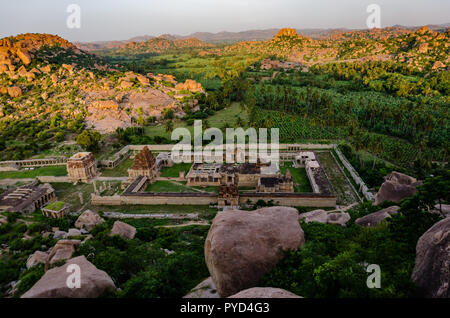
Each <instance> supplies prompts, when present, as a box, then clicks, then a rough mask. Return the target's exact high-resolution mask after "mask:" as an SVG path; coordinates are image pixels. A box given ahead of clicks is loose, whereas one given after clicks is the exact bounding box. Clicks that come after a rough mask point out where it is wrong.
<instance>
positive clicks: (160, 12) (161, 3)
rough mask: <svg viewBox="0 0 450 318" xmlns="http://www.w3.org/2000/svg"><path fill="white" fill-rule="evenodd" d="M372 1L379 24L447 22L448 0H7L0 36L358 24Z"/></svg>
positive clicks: (108, 35) (106, 36)
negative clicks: (75, 16)
mask: <svg viewBox="0 0 450 318" xmlns="http://www.w3.org/2000/svg"><path fill="white" fill-rule="evenodd" d="M372 3H375V4H378V5H379V6H380V8H381V27H387V26H392V25H396V24H401V25H408V26H419V25H426V24H441V23H448V22H450V0H421V1H419V0H7V1H2V10H1V11H0V38H2V37H5V36H10V35H16V34H20V33H27V32H33V33H50V34H58V35H60V36H62V37H63V38H65V39H67V40H69V41H83V42H87V41H107V40H108V41H109V40H126V39H129V38H131V37H134V36H140V35H146V34H148V35H155V36H158V35H161V34H177V35H188V34H191V33H194V32H213V33H216V32H221V31H230V32H237V31H246V30H255V29H271V28H282V27H291V28H297V29H306V28H351V29H361V28H366V20H367V17H368V16H369V13H367V12H366V8H367V6H368V5H369V4H372ZM70 4H77V5H79V8H80V9H81V12H80V28H69V27H68V26H67V19H68V17H69V16H70V14H71V13H68V12H67V7H68V6H69V5H70Z"/></svg>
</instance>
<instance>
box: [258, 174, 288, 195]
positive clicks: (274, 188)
mask: <svg viewBox="0 0 450 318" xmlns="http://www.w3.org/2000/svg"><path fill="white" fill-rule="evenodd" d="M256 191H257V192H284V193H291V192H294V181H293V180H292V175H291V172H290V171H289V170H287V171H286V174H285V175H284V176H283V175H280V176H279V177H263V178H260V179H259V181H258V186H257V188H256Z"/></svg>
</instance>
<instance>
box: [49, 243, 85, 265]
mask: <svg viewBox="0 0 450 318" xmlns="http://www.w3.org/2000/svg"><path fill="white" fill-rule="evenodd" d="M80 243H81V241H79V240H60V241H58V242H57V243H56V244H55V246H53V248H52V250H51V251H50V254H49V255H48V258H47V261H48V263H49V264H54V263H56V262H59V261H62V260H66V259H69V258H71V257H72V255H73V253H75V250H76V248H77V247H78V246H80Z"/></svg>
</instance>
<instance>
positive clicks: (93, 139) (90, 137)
mask: <svg viewBox="0 0 450 318" xmlns="http://www.w3.org/2000/svg"><path fill="white" fill-rule="evenodd" d="M101 139H102V135H101V134H100V133H99V132H96V131H93V130H83V132H82V133H81V134H79V135H78V136H77V139H76V141H77V144H79V145H80V146H82V147H84V148H85V149H86V150H90V151H93V150H97V149H98V143H99V142H100V140H101Z"/></svg>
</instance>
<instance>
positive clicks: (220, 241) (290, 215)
mask: <svg viewBox="0 0 450 318" xmlns="http://www.w3.org/2000/svg"><path fill="white" fill-rule="evenodd" d="M304 242H305V239H304V233H303V230H302V229H301V227H300V224H299V222H298V212H297V210H296V209H293V208H286V207H271V208H263V209H259V210H255V211H253V212H248V211H227V212H221V213H219V214H218V215H217V216H216V217H215V218H214V220H213V224H212V226H211V229H210V231H209V233H208V236H207V238H206V241H205V260H206V264H207V266H208V269H209V272H210V273H211V277H212V278H213V280H214V282H215V284H216V287H217V291H218V292H219V294H220V295H221V296H222V297H228V296H230V295H233V294H235V293H237V292H239V291H240V290H243V289H246V288H250V287H254V286H255V285H256V284H258V282H259V279H260V278H261V277H262V276H263V275H264V274H266V273H268V272H269V271H270V270H272V269H273V268H274V267H275V265H276V264H277V263H278V261H279V260H280V259H281V258H282V257H283V251H285V250H296V249H298V248H299V247H300V246H302V245H303V244H304Z"/></svg>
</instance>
